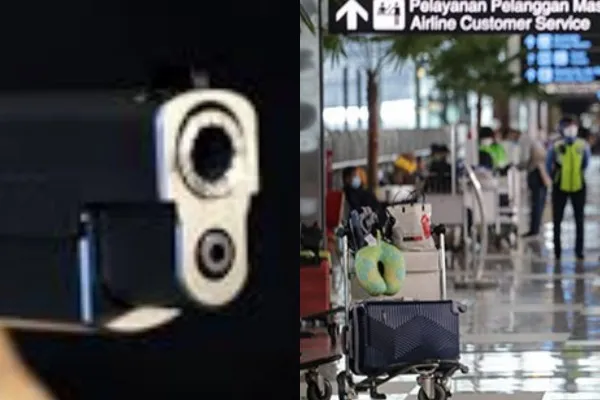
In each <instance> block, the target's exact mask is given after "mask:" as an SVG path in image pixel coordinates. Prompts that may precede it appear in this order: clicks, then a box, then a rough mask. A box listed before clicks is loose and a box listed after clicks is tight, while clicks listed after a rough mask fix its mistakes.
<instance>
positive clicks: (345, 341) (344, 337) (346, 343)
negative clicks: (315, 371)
mask: <svg viewBox="0 0 600 400" xmlns="http://www.w3.org/2000/svg"><path fill="white" fill-rule="evenodd" d="M349 333H350V330H349V329H348V326H347V325H345V326H344V327H343V328H342V333H341V335H340V339H341V341H342V343H341V345H342V353H344V354H345V355H348V354H350V340H349V338H348V335H349Z"/></svg>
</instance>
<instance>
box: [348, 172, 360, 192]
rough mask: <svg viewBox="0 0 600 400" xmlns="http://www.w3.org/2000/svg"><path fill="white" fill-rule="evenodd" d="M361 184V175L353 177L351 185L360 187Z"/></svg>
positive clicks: (356, 187) (355, 187)
mask: <svg viewBox="0 0 600 400" xmlns="http://www.w3.org/2000/svg"><path fill="white" fill-rule="evenodd" d="M361 184H362V182H361V181H360V176H356V175H355V176H354V177H353V178H352V182H350V186H352V187H353V188H354V189H358V188H359V187H360V185H361Z"/></svg>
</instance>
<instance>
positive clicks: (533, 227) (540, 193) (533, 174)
mask: <svg viewBox="0 0 600 400" xmlns="http://www.w3.org/2000/svg"><path fill="white" fill-rule="evenodd" d="M521 154H522V157H521V160H522V161H521V163H520V164H521V167H522V168H523V169H525V170H526V171H527V186H528V188H529V194H530V199H531V213H530V219H529V231H528V232H527V233H526V234H525V235H524V237H526V238H527V237H535V236H537V235H539V233H540V227H541V224H542V214H543V212H544V207H545V205H546V195H547V192H548V187H549V186H550V185H551V184H552V179H551V178H550V175H548V171H546V167H545V160H546V149H545V147H544V145H543V144H542V142H541V141H539V140H538V139H536V138H531V137H526V138H524V140H523V147H522V151H521Z"/></svg>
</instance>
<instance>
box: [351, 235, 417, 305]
mask: <svg viewBox="0 0 600 400" xmlns="http://www.w3.org/2000/svg"><path fill="white" fill-rule="evenodd" d="M379 263H381V264H382V265H383V271H380V268H379ZM354 270H355V271H356V279H357V281H358V284H359V285H360V286H361V287H362V288H363V289H364V290H365V291H366V292H367V293H368V294H369V295H370V296H381V295H386V296H393V295H395V294H396V293H398V292H399V291H400V289H401V288H402V282H403V281H404V278H405V277H406V269H405V268H404V256H403V255H402V252H401V251H400V250H398V248H396V247H395V246H393V245H391V244H389V243H386V242H384V241H382V240H377V244H376V245H371V246H366V247H363V248H362V249H360V250H359V251H358V252H357V253H356V256H355V258H354Z"/></svg>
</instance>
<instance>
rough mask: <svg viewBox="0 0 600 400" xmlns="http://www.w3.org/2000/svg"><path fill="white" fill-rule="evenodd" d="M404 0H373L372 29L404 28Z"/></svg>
mask: <svg viewBox="0 0 600 400" xmlns="http://www.w3.org/2000/svg"><path fill="white" fill-rule="evenodd" d="M405 10H406V0H373V29H374V30H376V31H403V30H404V29H405V28H406V12H405Z"/></svg>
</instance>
